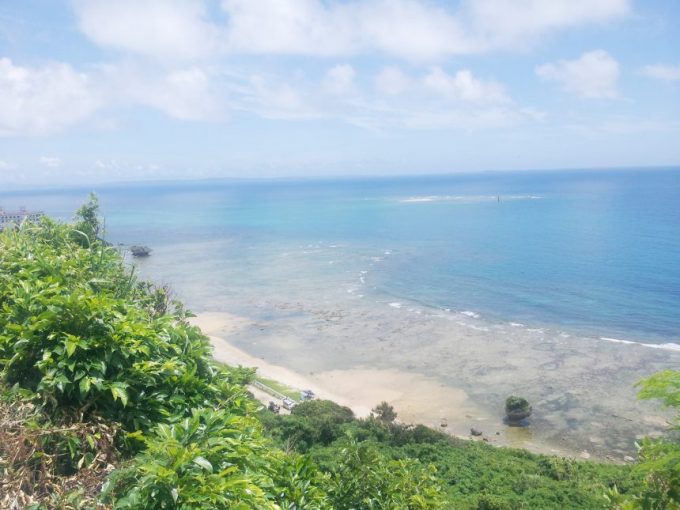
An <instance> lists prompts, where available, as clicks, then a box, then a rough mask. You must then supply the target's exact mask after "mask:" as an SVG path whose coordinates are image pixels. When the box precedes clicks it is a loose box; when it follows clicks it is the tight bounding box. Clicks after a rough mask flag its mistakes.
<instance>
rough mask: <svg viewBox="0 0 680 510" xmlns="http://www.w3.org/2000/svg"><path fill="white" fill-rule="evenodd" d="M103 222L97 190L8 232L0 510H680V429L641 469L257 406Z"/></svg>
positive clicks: (312, 411) (390, 423) (0, 322)
mask: <svg viewBox="0 0 680 510" xmlns="http://www.w3.org/2000/svg"><path fill="white" fill-rule="evenodd" d="M101 231H102V229H101V223H100V219H99V212H98V207H97V203H96V199H95V198H94V197H93V198H92V199H91V200H90V202H88V203H87V204H86V205H85V206H83V207H82V208H81V209H80V210H79V211H78V213H77V217H76V219H75V223H74V224H73V225H65V224H60V223H57V222H54V221H52V220H50V219H48V218H44V219H42V220H41V222H40V223H39V224H37V225H31V224H26V225H23V226H22V227H21V228H20V229H18V230H8V231H4V232H2V233H0V508H31V509H33V510H35V509H39V508H43V509H47V508H60V509H76V508H90V509H95V508H97V509H109V508H117V509H196V508H201V509H213V508H215V509H227V508H228V509H287V510H293V509H295V510H302V509H320V510H324V509H329V510H330V509H340V510H344V509H347V510H349V509H373V510H375V509H380V510H387V509H404V510H408V509H418V510H420V509H423V510H424V509H438V508H453V509H459V508H460V509H516V508H532V509H533V508H540V509H549V508H570V509H571V508H588V509H590V508H607V507H608V506H611V507H615V508H622V509H624V508H631V509H633V508H645V509H661V508H677V502H678V486H679V485H678V480H679V476H678V473H679V471H678V465H679V462H678V458H679V457H680V455H679V452H680V449H679V448H678V443H677V442H673V441H672V439H670V438H669V439H666V440H664V441H657V442H649V441H647V442H645V443H644V444H643V447H642V450H641V456H642V459H643V461H642V463H641V464H640V465H639V466H636V467H631V466H618V465H602V464H596V463H589V462H576V461H573V460H568V459H562V458H557V457H547V456H540V455H532V454H530V453H528V452H526V451H522V450H511V449H499V448H494V447H490V446H488V445H486V444H484V443H479V442H469V441H462V440H455V439H452V438H450V437H449V436H446V435H444V434H442V433H439V432H437V431H434V430H431V429H428V428H427V427H424V426H405V425H402V424H399V423H397V422H396V420H395V419H396V413H395V412H394V409H392V407H391V406H389V404H387V403H385V402H383V403H380V404H379V405H378V406H376V408H375V409H374V411H373V413H374V417H372V418H369V419H365V420H358V419H356V418H355V417H354V415H353V413H352V411H351V410H350V409H348V408H346V407H342V406H339V405H337V404H335V403H333V402H329V401H320V400H315V401H309V402H304V403H302V404H300V405H298V406H297V407H295V408H294V410H293V412H292V413H291V414H290V415H289V416H280V415H275V414H273V413H271V412H269V411H267V410H263V409H261V406H259V405H258V404H256V403H255V402H254V401H253V400H252V399H251V398H250V397H249V395H248V393H247V390H246V385H247V383H248V382H249V381H250V380H251V379H252V377H253V372H252V370H249V369H241V368H233V367H227V366H223V365H220V364H218V363H216V362H214V361H213V360H212V358H211V350H210V344H209V341H208V339H207V338H206V337H205V336H204V335H203V334H202V333H201V332H200V331H199V330H198V329H197V328H195V327H193V326H191V325H190V324H189V323H188V321H187V318H188V317H190V313H189V312H188V311H186V310H185V309H184V308H183V307H182V305H181V304H179V303H176V302H173V301H172V300H171V298H170V293H169V292H168V289H167V288H162V287H156V286H154V285H153V284H150V283H148V282H142V281H139V280H138V279H137V278H136V277H135V275H134V272H133V271H132V270H131V269H130V268H128V267H127V266H126V265H125V264H124V263H123V259H122V257H121V256H120V254H119V253H118V252H117V251H116V250H115V249H114V248H112V247H110V246H108V245H107V244H106V243H104V242H103V241H101V240H100V239H99V236H100V235H101ZM266 384H267V385H273V384H272V382H271V381H266ZM274 386H276V389H279V390H280V389H285V390H286V391H282V393H288V391H290V390H289V389H286V388H280V387H278V385H274ZM678 388H680V384H679V381H678V373H677V372H667V373H662V374H659V375H658V376H655V377H654V378H652V379H650V380H649V381H647V382H646V383H645V384H644V385H643V388H642V396H643V397H644V398H660V399H662V400H663V401H664V403H666V404H667V405H670V406H673V407H677V406H678V400H679V398H678V395H679V394H680V391H679V389H678ZM527 405H528V404H527ZM258 409H259V410H258ZM605 495H606V497H605ZM608 500H609V501H608ZM664 505H665V506H664ZM672 505H676V506H675V507H674V506H672Z"/></svg>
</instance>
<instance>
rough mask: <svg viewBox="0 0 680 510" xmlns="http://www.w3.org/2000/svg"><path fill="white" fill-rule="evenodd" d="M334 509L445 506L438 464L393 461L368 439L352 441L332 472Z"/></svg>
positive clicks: (409, 509)
mask: <svg viewBox="0 0 680 510" xmlns="http://www.w3.org/2000/svg"><path fill="white" fill-rule="evenodd" d="M331 477H332V484H331V487H330V489H329V491H328V494H329V497H330V499H331V501H332V502H333V508H336V509H338V510H351V509H367V510H368V509H384V510H388V509H394V508H400V509H404V510H426V509H428V510H429V509H432V510H435V509H437V508H443V507H444V498H443V490H442V487H441V485H440V482H439V480H438V479H437V476H436V469H435V468H434V466H432V465H430V466H423V465H421V464H420V463H419V462H418V461H416V460H413V459H401V460H391V459H387V458H386V457H384V456H383V455H382V454H381V453H380V451H379V449H378V448H376V446H374V445H372V444H371V443H368V442H363V443H356V442H354V441H352V440H350V442H349V444H348V445H347V446H346V447H345V448H343V449H342V451H341V452H340V460H339V462H338V464H337V466H336V467H335V469H333V470H332V472H331Z"/></svg>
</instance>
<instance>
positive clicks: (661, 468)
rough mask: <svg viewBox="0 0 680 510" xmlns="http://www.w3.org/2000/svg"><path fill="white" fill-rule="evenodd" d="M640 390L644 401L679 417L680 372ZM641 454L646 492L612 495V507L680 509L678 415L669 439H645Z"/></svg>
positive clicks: (656, 377)
mask: <svg viewBox="0 0 680 510" xmlns="http://www.w3.org/2000/svg"><path fill="white" fill-rule="evenodd" d="M640 387H641V389H640V394H639V396H640V398H644V399H657V400H660V401H661V402H662V403H663V404H664V405H665V406H666V407H670V408H671V409H673V410H674V411H675V412H676V413H677V412H678V411H680V371H677V370H676V371H673V370H666V371H664V372H659V373H657V374H655V375H653V376H652V377H650V378H649V379H646V380H644V381H642V382H641V383H640ZM639 454H640V463H639V464H638V466H637V467H636V470H637V472H638V473H640V474H641V475H642V476H644V487H643V489H642V491H641V492H640V493H638V494H635V495H633V496H625V495H622V494H621V493H620V492H619V490H618V489H614V490H612V491H611V492H610V493H609V495H608V497H609V499H610V501H611V502H612V506H613V507H614V508H617V509H621V510H678V509H680V415H677V414H676V416H675V422H674V424H673V426H672V430H671V434H670V435H669V436H668V437H666V438H663V439H657V440H653V439H649V438H647V439H644V440H643V441H642V443H641V444H640V452H639Z"/></svg>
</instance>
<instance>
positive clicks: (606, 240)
mask: <svg viewBox="0 0 680 510" xmlns="http://www.w3.org/2000/svg"><path fill="white" fill-rule="evenodd" d="M88 191H89V190H84V189H67V190H57V191H41V192H14V193H2V194H0V206H4V207H5V208H6V209H11V208H14V207H17V206H19V205H24V206H26V207H28V208H30V209H42V210H44V211H45V212H46V213H48V214H53V215H56V216H59V217H64V218H68V217H70V216H71V215H72V211H73V210H74V208H75V207H77V205H78V203H80V202H82V201H83V200H84V199H85V197H86V194H87V192H88ZM95 191H96V192H97V193H98V194H99V197H100V200H101V204H102V209H103V212H104V214H105V215H106V227H107V237H108V239H109V240H111V241H112V242H114V243H118V242H121V243H133V244H134V243H141V244H147V245H150V246H151V247H153V248H154V249H157V250H158V249H162V247H168V246H172V245H180V244H181V245H185V246H186V245H187V244H188V243H189V244H190V243H202V242H206V241H219V240H228V241H229V245H228V249H226V250H224V251H223V250H222V249H220V250H215V249H212V248H206V251H205V253H204V257H205V258H206V259H211V260H212V264H210V265H209V266H210V268H209V270H210V271H213V272H214V267H215V265H217V266H219V265H220V262H222V263H223V264H229V265H231V267H232V268H234V267H236V266H239V265H240V266H242V267H248V268H251V269H252V268H254V267H255V268H256V267H257V266H258V263H262V264H265V263H267V261H266V260H265V259H264V258H262V257H265V256H267V255H271V252H272V251H274V252H277V251H285V250H289V249H290V248H291V246H303V247H304V246H317V247H329V246H331V247H334V248H340V249H341V251H342V252H344V253H345V255H346V260H344V261H343V260H342V253H341V254H340V255H339V256H336V257H333V258H334V259H338V260H334V261H333V263H334V264H336V265H339V266H340V267H342V266H343V264H344V263H347V264H346V267H345V269H346V271H347V272H348V273H349V272H351V271H352V270H354V269H356V270H357V271H359V273H360V274H365V275H366V276H365V277H362V282H363V283H367V284H368V288H369V289H370V290H371V292H373V294H374V295H382V296H385V297H386V298H387V299H389V300H391V301H394V302H401V301H408V302H415V303H418V304H420V305H422V306H426V307H435V308H440V309H452V310H458V311H469V312H473V313H475V314H479V315H481V316H483V317H488V318H489V319H491V320H500V321H513V322H517V323H525V324H533V325H551V326H556V327H559V328H562V329H566V330H575V331H578V332H581V333H584V334H590V335H596V336H597V335H599V336H605V337H615V338H621V339H630V340H638V341H645V342H652V343H657V342H669V341H676V340H678V339H679V338H680V170H652V169H644V170H609V171H585V170H584V171H551V172H513V173H507V172H503V173H501V172H495V173H482V174H459V175H450V176H438V177H399V178H371V179H369V178H365V179H338V180H281V181H210V182H206V181H196V182H181V183H166V184H157V183H156V184H130V185H116V186H113V185H108V186H101V187H98V188H97V189H96V190H95ZM336 252H337V250H336ZM358 254H361V255H362V256H363V257H364V258H365V259H367V260H374V261H375V258H376V257H377V258H379V259H380V260H379V261H380V262H381V263H380V264H373V265H372V267H371V271H370V274H369V273H368V271H365V272H364V273H361V268H360V267H359V266H357V267H356V268H354V267H353V265H352V264H353V263H354V262H355V261H351V260H350V259H351V258H352V257H356V256H357V255H358ZM385 254H387V255H389V256H385ZM260 259H261V260H260ZM358 264H359V265H360V262H358ZM191 266H192V268H193V270H194V271H201V268H202V267H204V266H205V264H203V263H202V261H201V260H199V259H197V260H194V261H192V263H191ZM187 269H188V268H187ZM297 269H298V271H300V270H301V271H306V269H304V268H300V267H297ZM326 269H327V271H322V270H319V269H318V268H309V269H308V270H309V275H308V278H318V279H319V281H318V282H317V283H318V284H319V287H321V288H323V279H324V278H325V277H326V275H325V274H324V273H329V272H330V269H329V268H326ZM333 271H335V273H333V274H336V273H337V269H336V268H333ZM152 273H153V271H152ZM250 275H251V276H252V277H254V278H256V279H257V278H258V276H257V270H255V271H250ZM160 276H161V277H163V276H164V275H163V274H161V275H160ZM219 276H220V275H219V274H216V277H217V278H218V279H219ZM228 276H229V277H230V278H232V279H235V280H238V277H239V275H237V274H231V273H230V274H229V275H228ZM240 276H241V277H243V278H245V279H247V275H246V274H241V275H240ZM279 276H280V275H279ZM298 276H299V275H298ZM333 281H334V282H337V280H333ZM222 283H224V284H228V282H222ZM259 283H260V285H261V286H262V287H266V282H259ZM277 283H280V281H277ZM188 298H189V301H191V298H190V296H188ZM199 306H200V305H199Z"/></svg>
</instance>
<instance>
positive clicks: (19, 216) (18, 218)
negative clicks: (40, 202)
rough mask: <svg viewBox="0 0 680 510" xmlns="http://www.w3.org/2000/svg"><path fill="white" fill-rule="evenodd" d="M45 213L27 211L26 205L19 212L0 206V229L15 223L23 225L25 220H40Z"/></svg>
mask: <svg viewBox="0 0 680 510" xmlns="http://www.w3.org/2000/svg"><path fill="white" fill-rule="evenodd" d="M42 216H43V213H42V212H40V211H38V212H31V211H27V210H26V209H25V208H24V207H22V208H21V209H19V211H17V212H9V211H5V210H4V209H3V208H2V207H0V230H4V229H5V228H7V227H10V226H13V225H21V224H22V223H23V222H25V221H38V220H39V219H40V218H41V217H42Z"/></svg>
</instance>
